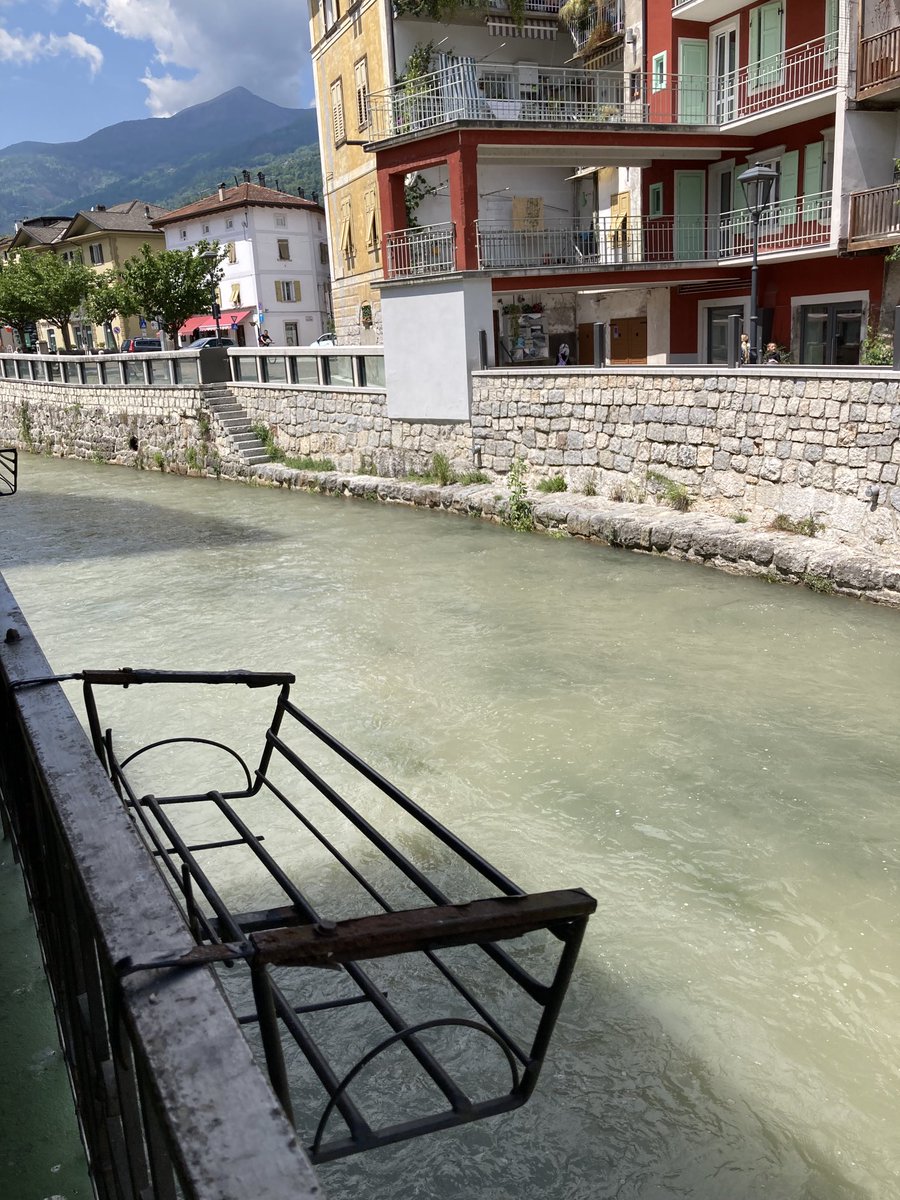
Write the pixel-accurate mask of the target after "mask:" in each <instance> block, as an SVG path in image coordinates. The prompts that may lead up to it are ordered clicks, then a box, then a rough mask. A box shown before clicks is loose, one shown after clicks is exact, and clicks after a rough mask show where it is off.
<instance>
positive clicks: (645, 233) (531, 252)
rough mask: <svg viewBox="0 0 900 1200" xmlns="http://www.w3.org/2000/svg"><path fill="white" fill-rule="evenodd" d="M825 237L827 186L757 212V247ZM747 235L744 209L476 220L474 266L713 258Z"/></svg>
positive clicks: (787, 246) (743, 246) (730, 253)
mask: <svg viewBox="0 0 900 1200" xmlns="http://www.w3.org/2000/svg"><path fill="white" fill-rule="evenodd" d="M830 238H831V193H830V192H821V193H817V194H815V195H810V196H800V197H798V198H796V199H795V200H789V201H784V202H780V203H776V204H773V205H770V206H769V207H768V208H767V209H766V210H765V211H764V213H763V215H762V217H761V220H760V226H759V252H760V254H764V255H765V254H775V253H778V252H783V251H789V250H796V249H803V248H805V247H813V246H820V245H823V244H827V243H828V242H829V241H830ZM751 239H752V227H751V222H750V217H749V214H748V213H747V210H746V209H736V210H734V211H733V212H726V213H722V214H721V215H720V216H718V217H676V216H659V217H652V218H651V217H640V216H638V217H624V218H609V217H606V218H600V219H599V220H597V221H595V222H594V223H593V225H592V226H591V227H589V228H583V227H582V228H579V227H578V225H577V224H576V223H575V222H574V221H556V222H546V223H545V228H543V229H535V230H514V229H509V228H508V227H505V226H503V225H501V224H500V223H498V222H491V221H478V222H477V243H478V265H479V268H480V269H481V270H487V271H491V270H493V271H497V270H509V269H512V270H528V269H547V268H555V267H565V268H572V267H586V268H597V267H609V268H615V267H623V266H628V265H653V264H656V263H675V262H703V261H721V260H723V259H734V258H745V257H749V255H750V254H751V252H752V244H751Z"/></svg>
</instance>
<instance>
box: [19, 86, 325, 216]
mask: <svg viewBox="0 0 900 1200" xmlns="http://www.w3.org/2000/svg"><path fill="white" fill-rule="evenodd" d="M0 164H2V174H0V229H6V230H11V229H12V226H13V224H14V222H15V221H21V220H25V219H27V218H29V217H36V216H42V215H45V214H47V213H50V212H53V213H62V214H68V215H71V214H73V213H75V212H77V211H78V210H79V209H85V208H90V207H91V206H92V205H94V204H113V203H117V202H118V201H121V200H126V199H132V198H134V197H138V198H139V199H141V200H144V201H147V202H149V203H154V204H162V205H165V206H167V207H175V206H177V205H180V204H182V203H184V202H186V200H187V199H192V198H193V199H196V198H198V197H199V196H200V195H202V194H203V193H204V191H207V190H212V189H214V188H215V187H216V186H217V184H218V183H219V182H220V180H221V179H225V180H229V179H230V178H231V177H232V176H233V175H240V172H241V171H242V170H243V169H248V170H251V171H257V170H263V171H265V173H266V174H267V175H268V176H271V179H272V181H274V179H275V178H276V177H277V178H278V179H279V182H280V183H281V185H282V186H283V187H284V188H285V189H286V190H287V189H290V190H294V189H295V188H297V187H304V188H305V189H307V190H308V192H311V191H313V190H316V189H317V188H319V187H320V186H321V183H320V180H321V173H320V168H319V159H318V130H317V126H316V113H315V109H312V108H309V109H299V108H296V109H295V108H285V107H283V106H282V105H278V104H273V103H271V101H268V100H263V99H262V98H261V97H259V96H256V95H254V94H253V93H252V92H250V91H248V90H247V89H246V88H243V87H236V88H232V89H230V90H229V91H227V92H223V93H222V95H221V96H216V97H214V98H213V99H211V100H204V101H202V102H201V103H200V104H195V105H191V106H190V107H189V108H185V109H182V110H181V112H178V113H175V114H174V115H173V116H171V117H145V118H142V119H138V120H131V121H120V122H117V123H116V124H114V125H107V126H105V127H104V128H103V129H98V130H96V131H95V132H94V133H92V134H89V135H88V136H87V137H86V138H82V139H80V140H79V141H75V142H59V143H52V142H16V143H13V144H11V145H9V146H6V147H4V148H3V149H0ZM194 193H195V194H194Z"/></svg>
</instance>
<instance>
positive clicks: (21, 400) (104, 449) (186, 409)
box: [0, 379, 226, 471]
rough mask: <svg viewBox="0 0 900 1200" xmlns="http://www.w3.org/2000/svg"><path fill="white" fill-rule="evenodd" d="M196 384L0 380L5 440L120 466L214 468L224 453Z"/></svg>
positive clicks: (1, 430)
mask: <svg viewBox="0 0 900 1200" xmlns="http://www.w3.org/2000/svg"><path fill="white" fill-rule="evenodd" d="M202 404H203V394H202V391H201V389H200V388H199V387H196V388H191V387H184V388H178V389H177V390H170V389H166V388H152V387H146V388H138V387H129V388H110V387H103V388H88V387H71V386H66V385H63V384H54V383H35V382H32V383H24V382H20V381H18V380H14V379H0V437H2V440H3V441H4V443H5V444H13V445H17V446H19V447H21V448H23V449H28V450H33V451H35V452H37V453H41V454H53V455H57V456H59V457H63V458H88V459H95V460H97V461H103V462H112V463H116V464H117V465H121V466H129V467H131V466H138V467H147V468H151V469H152V468H157V469H162V468H165V469H173V470H183V471H188V470H192V469H197V470H200V469H208V470H214V471H218V470H219V469H220V468H221V464H222V459H223V456H224V454H225V453H226V451H225V448H224V447H218V446H217V445H216V444H215V442H214V440H213V435H212V431H211V429H210V424H209V421H208V420H203V419H202V418H201V412H202Z"/></svg>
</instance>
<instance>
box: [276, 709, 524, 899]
mask: <svg viewBox="0 0 900 1200" xmlns="http://www.w3.org/2000/svg"><path fill="white" fill-rule="evenodd" d="M284 706H285V708H286V710H287V711H288V712H289V713H290V714H291V715H292V716H293V717H294V718H295V720H297V721H298V722H299V723H300V724H301V725H303V726H304V727H305V728H306V729H308V730H309V732H310V733H312V734H313V735H314V736H315V737H317V738H318V739H319V741H321V742H322V743H324V745H326V746H327V747H328V748H329V749H330V750H333V751H334V753H335V754H337V755H338V757H339V758H342V759H343V760H344V761H345V762H347V763H349V764H350V765H351V766H352V767H355V768H356V770H357V771H359V773H360V774H361V775H362V776H363V778H365V779H368V781H369V782H370V783H372V784H374V785H375V786H376V787H377V788H378V789H379V790H380V791H382V792H384V794H385V795H386V796H389V797H390V798H391V799H392V800H393V801H394V802H395V804H399V805H400V807H401V808H402V809H403V810H404V811H405V812H407V813H409V815H410V816H412V817H415V818H416V820H417V821H418V822H419V824H420V825H423V826H424V827H425V828H426V829H427V830H428V831H429V833H432V834H434V836H435V837H437V838H438V839H439V840H440V841H442V842H443V843H444V845H446V846H449V847H450V848H451V849H452V850H455V851H456V853H457V854H458V855H459V856H460V858H462V859H463V861H464V862H466V863H468V865H469V866H470V867H472V868H473V869H474V870H476V871H478V873H479V874H480V875H483V876H484V878H485V879H487V880H489V881H490V882H491V883H493V884H494V885H495V887H498V888H499V889H500V891H501V892H505V893H506V895H507V896H521V895H523V892H522V889H521V888H520V887H518V886H517V884H515V883H513V882H512V880H511V879H509V878H507V876H506V875H504V874H503V872H502V871H498V870H497V868H496V867H494V866H492V865H491V863H489V862H488V861H487V860H486V859H485V858H483V857H482V856H481V855H480V854H478V853H477V852H476V851H475V850H473V849H472V848H471V846H468V845H467V844H466V843H465V842H464V841H462V839H461V838H458V837H457V836H456V834H454V833H451V832H450V830H449V829H447V828H446V826H444V825H442V824H441V822H440V821H438V820H437V819H436V818H435V817H433V816H432V815H431V814H430V813H429V812H426V810H425V809H424V808H422V807H421V806H420V805H418V804H416V802H415V801H414V800H412V799H411V798H410V797H409V796H407V795H406V793H405V792H402V791H401V790H400V789H399V788H398V787H396V786H395V785H394V784H393V783H391V782H390V780H389V779H386V778H385V777H384V776H383V775H382V774H381V772H380V771H376V770H375V768H374V767H371V766H370V765H369V764H368V763H367V762H366V761H365V760H364V759H362V758H360V757H359V755H358V754H355V753H354V752H353V751H352V750H349V749H348V748H347V747H346V746H344V745H343V744H342V743H341V742H339V741H338V740H337V738H336V737H333V736H332V735H331V734H330V733H329V732H328V731H327V730H326V729H323V728H322V726H321V725H319V724H318V723H317V722H316V721H314V720H313V719H312V717H309V716H307V715H306V713H304V712H302V711H301V710H300V709H299V708H297V706H296V705H295V704H293V703H292V702H291V701H290V700H285V701H284Z"/></svg>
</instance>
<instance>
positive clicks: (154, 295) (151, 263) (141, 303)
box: [117, 242, 225, 345]
mask: <svg viewBox="0 0 900 1200" xmlns="http://www.w3.org/2000/svg"><path fill="white" fill-rule="evenodd" d="M210 250H211V251H212V252H213V255H214V257H213V258H210V259H206V258H203V257H202V255H203V254H204V253H205V252H206V251H210ZM224 257H225V252H224V251H222V250H220V248H219V245H218V243H217V242H214V243H213V244H212V245H210V244H209V243H207V242H198V243H197V245H196V246H195V247H194V249H193V250H160V251H159V252H158V253H156V254H154V253H153V251H152V250H151V249H150V247H149V246H142V247H141V252H140V254H136V255H135V256H134V258H129V259H128V261H127V262H126V263H124V264H123V265H122V269H121V271H120V274H119V279H120V284H119V286H118V288H117V292H118V295H119V298H120V307H119V311H120V312H122V313H124V314H132V315H133V314H136V313H141V314H143V315H144V316H146V317H153V318H154V319H158V320H159V321H160V323H161V325H162V327H163V328H164V329H165V331H166V333H167V334H168V336H169V337H170V338H171V339H172V344H173V345H176V344H177V342H178V330H179V329H180V328H181V326H182V325H183V324H184V323H185V321H186V320H187V319H188V317H191V316H193V315H194V314H195V313H204V312H209V311H210V305H211V303H212V296H213V291H214V289H215V287H216V284H218V282H219V280H220V279H221V278H222V268H221V266H220V265H219V264H220V263H221V261H222V259H223V258H224Z"/></svg>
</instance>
